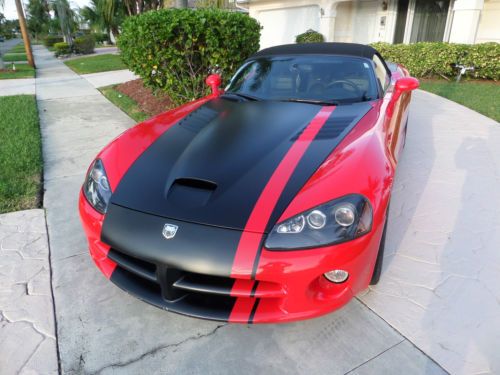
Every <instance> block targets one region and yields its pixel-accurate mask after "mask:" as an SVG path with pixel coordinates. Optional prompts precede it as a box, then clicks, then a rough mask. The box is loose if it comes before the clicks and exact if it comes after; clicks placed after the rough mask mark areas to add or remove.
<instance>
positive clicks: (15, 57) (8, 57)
mask: <svg viewBox="0 0 500 375" xmlns="http://www.w3.org/2000/svg"><path fill="white" fill-rule="evenodd" d="M2 59H3V61H5V62H10V61H27V60H28V58H27V57H26V53H6V54H5V55H3V56H2Z"/></svg>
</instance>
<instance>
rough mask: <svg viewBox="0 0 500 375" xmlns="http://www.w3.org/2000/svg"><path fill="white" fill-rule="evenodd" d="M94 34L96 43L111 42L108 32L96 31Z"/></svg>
mask: <svg viewBox="0 0 500 375" xmlns="http://www.w3.org/2000/svg"><path fill="white" fill-rule="evenodd" d="M92 35H93V36H94V39H95V41H96V43H104V42H109V37H108V34H106V33H94V34H92Z"/></svg>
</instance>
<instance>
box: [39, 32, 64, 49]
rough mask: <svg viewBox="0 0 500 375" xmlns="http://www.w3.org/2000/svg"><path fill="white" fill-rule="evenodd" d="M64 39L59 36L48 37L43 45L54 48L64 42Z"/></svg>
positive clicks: (44, 39)
mask: <svg viewBox="0 0 500 375" xmlns="http://www.w3.org/2000/svg"><path fill="white" fill-rule="evenodd" d="M63 41H64V38H63V37H62V36H59V35H47V36H46V37H45V38H43V45H44V46H45V47H52V46H53V45H54V44H56V43H60V42H63Z"/></svg>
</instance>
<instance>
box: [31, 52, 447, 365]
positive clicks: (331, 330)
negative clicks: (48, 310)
mask: <svg viewBox="0 0 500 375" xmlns="http://www.w3.org/2000/svg"><path fill="white" fill-rule="evenodd" d="M34 53H35V57H36V61H37V65H38V69H39V71H38V77H39V78H37V80H36V87H37V99H38V105H39V109H40V116H41V127H42V136H43V154H44V161H45V170H44V173H45V176H44V177H45V189H46V192H45V198H44V206H45V207H46V210H47V221H48V228H49V235H50V236H49V237H50V246H51V263H52V271H53V281H52V282H53V285H52V286H53V289H54V297H55V306H56V319H57V327H58V347H59V351H60V358H61V367H62V371H63V373H70V374H80V373H93V374H111V373H112V374H115V373H145V374H150V373H151V374H152V373H158V372H160V371H162V372H164V373H188V374H234V373H240V374H246V373H252V374H253V373H257V372H262V373H269V374H270V373H273V374H274V373H275V374H303V373H308V374H324V373H329V374H344V373H347V372H350V371H352V372H350V373H352V374H372V373H382V372H386V373H393V374H400V373H405V374H421V373H423V372H426V373H427V374H444V373H445V372H444V371H443V370H442V369H441V368H440V367H439V366H438V365H436V364H435V363H434V362H433V361H432V360H431V359H429V358H428V357H427V356H425V355H424V354H423V353H422V352H421V351H420V350H418V349H417V348H415V347H414V346H413V344H411V343H410V342H409V341H407V340H406V339H405V338H404V337H403V336H401V335H400V334H399V333H398V332H396V331H395V330H394V329H393V328H391V327H390V326H389V325H388V324H387V323H386V322H385V321H383V320H382V319H380V318H379V317H378V316H377V315H375V314H374V313H373V312H372V311H370V310H369V309H368V308H366V307H365V306H364V305H363V304H362V303H360V302H359V301H358V300H353V301H352V303H350V304H349V305H348V306H346V307H345V308H343V309H342V310H340V311H338V312H336V313H334V314H330V315H327V316H325V317H322V318H318V319H314V320H309V321H304V322H299V323H294V324H284V325H262V326H257V325H256V326H245V325H226V324H220V323H215V322H210V321H203V320H197V319H192V318H187V317H183V316H179V315H175V314H172V313H167V312H164V311H161V310H159V309H157V308H154V307H152V306H149V305H147V304H145V303H143V302H141V301H139V300H137V299H135V298H133V297H130V296H128V295H127V294H126V293H124V292H122V291H121V290H119V289H118V288H117V287H115V286H114V285H112V284H111V283H110V282H109V281H108V280H106V279H105V278H104V277H103V276H102V275H101V274H100V272H99V271H98V270H97V269H96V267H95V266H94V265H93V264H92V261H91V259H90V257H89V255H88V251H87V244H86V240H85V238H84V235H83V231H82V229H81V227H80V223H79V219H78V214H77V197H78V192H79V189H80V187H81V184H82V181H83V177H84V173H85V171H86V169H87V167H88V165H89V164H90V162H91V161H92V159H93V157H94V156H95V155H96V154H97V152H98V151H99V150H100V149H101V147H102V146H104V145H105V144H106V143H107V142H109V141H110V140H111V139H112V138H113V137H114V136H116V135H117V134H118V133H120V132H121V131H123V130H124V129H126V128H128V127H130V126H132V125H133V121H132V120H131V119H130V118H128V117H127V116H126V115H125V114H124V113H123V112H121V111H120V110H118V109H117V108H116V107H115V106H113V105H112V104H111V103H110V102H108V101H107V100H106V99H105V98H104V97H103V96H102V95H100V93H99V92H98V91H97V90H96V89H95V88H94V87H93V86H92V85H91V84H90V83H89V82H87V81H86V80H85V79H84V78H82V77H80V76H78V75H76V74H75V73H73V72H72V71H71V70H70V69H69V68H67V67H66V66H65V65H64V64H63V63H62V62H61V61H58V60H57V59H55V58H54V57H52V54H50V53H49V52H48V51H47V50H46V49H44V48H42V47H39V48H36V49H35V51H34Z"/></svg>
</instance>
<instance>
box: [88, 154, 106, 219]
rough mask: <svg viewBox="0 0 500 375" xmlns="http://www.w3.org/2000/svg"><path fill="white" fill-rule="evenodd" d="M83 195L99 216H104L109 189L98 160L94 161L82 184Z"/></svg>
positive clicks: (102, 166)
mask: <svg viewBox="0 0 500 375" xmlns="http://www.w3.org/2000/svg"><path fill="white" fill-rule="evenodd" d="M83 193H84V194H85V198H87V200H88V201H89V203H90V204H91V205H92V207H94V208H95V209H96V210H97V211H99V212H100V213H101V214H105V213H106V210H107V209H108V203H109V199H110V198H111V194H112V192H111V187H110V186H109V181H108V177H107V176H106V171H105V170H104V165H103V164H102V161H101V160H100V159H96V160H95V161H94V163H93V164H92V166H91V167H90V169H89V173H88V174H87V177H86V178H85V182H84V183H83Z"/></svg>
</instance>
